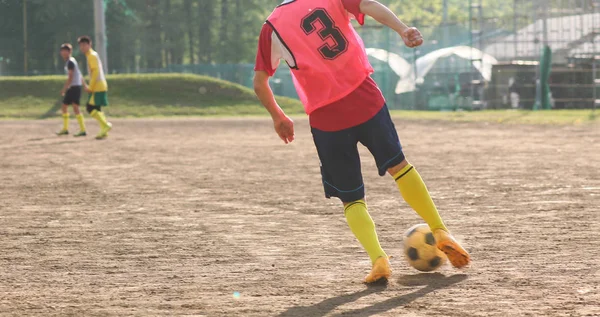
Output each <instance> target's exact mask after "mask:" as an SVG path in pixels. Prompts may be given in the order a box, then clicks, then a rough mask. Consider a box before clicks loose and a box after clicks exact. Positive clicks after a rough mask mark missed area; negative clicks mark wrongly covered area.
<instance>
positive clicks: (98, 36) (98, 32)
mask: <svg viewBox="0 0 600 317" xmlns="http://www.w3.org/2000/svg"><path fill="white" fill-rule="evenodd" d="M94 46H95V47H96V51H97V52H98V54H99V55H100V59H101V60H102V66H104V67H103V68H104V73H105V74H108V56H107V54H106V20H105V17H104V0H94Z"/></svg>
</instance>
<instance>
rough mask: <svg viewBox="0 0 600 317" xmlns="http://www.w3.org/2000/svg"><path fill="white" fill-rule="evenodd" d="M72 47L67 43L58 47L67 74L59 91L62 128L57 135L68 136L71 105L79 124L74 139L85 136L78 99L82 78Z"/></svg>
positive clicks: (79, 97)
mask: <svg viewBox="0 0 600 317" xmlns="http://www.w3.org/2000/svg"><path fill="white" fill-rule="evenodd" d="M72 53H73V46H71V44H69V43H65V44H63V45H61V46H60V56H62V58H63V59H64V60H65V73H67V81H65V85H64V86H63V89H62V90H61V91H60V94H61V96H63V103H62V117H63V128H62V130H60V131H58V132H57V133H56V134H57V135H68V134H69V105H73V112H75V117H76V118H77V122H78V123H79V132H78V133H77V134H75V136H76V137H80V136H86V135H87V133H86V132H85V122H84V120H83V114H81V113H80V112H79V99H81V84H82V82H83V77H82V76H81V71H79V65H78V64H77V60H75V58H74V57H73V56H72Z"/></svg>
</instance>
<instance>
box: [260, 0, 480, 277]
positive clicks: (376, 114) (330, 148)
mask: <svg viewBox="0 0 600 317" xmlns="http://www.w3.org/2000/svg"><path fill="white" fill-rule="evenodd" d="M352 15H353V16H354V17H356V18H357V20H358V22H359V23H360V24H363V23H364V16H365V15H369V16H371V17H373V18H374V19H375V20H377V21H378V22H380V23H381V24H383V25H386V26H388V27H390V28H392V29H393V30H394V31H396V32H397V33H398V34H399V35H400V36H401V37H402V39H403V40H404V42H405V44H406V45H407V46H409V47H416V46H419V45H421V44H422V43H423V38H422V36H421V33H420V32H419V31H418V30H417V29H416V28H409V27H408V26H406V25H405V24H404V23H402V22H401V21H400V20H399V19H398V18H397V16H396V15H395V14H394V13H392V12H391V11H390V10H389V9H388V8H387V7H386V6H384V5H382V4H380V3H379V2H377V1H374V0H326V1H324V0H286V1H284V2H283V3H282V4H280V5H279V6H278V7H277V8H275V10H274V11H273V13H271V15H270V16H269V18H268V19H267V22H266V23H265V25H264V26H263V29H262V30H261V34H260V37H259V48H258V53H257V57H256V66H255V78H254V87H255V92H256V94H257V96H258V98H259V99H260V101H261V103H262V104H263V105H264V106H265V108H266V109H267V110H268V111H269V113H270V114H271V116H272V118H273V123H274V126H275V131H276V132H277V134H278V135H279V137H280V138H281V139H282V140H283V141H284V142H285V143H289V142H292V141H293V140H294V124H293V121H292V120H291V119H290V118H289V117H288V116H287V115H286V114H285V113H284V111H283V110H282V109H281V108H280V107H279V105H278V104H277V102H276V101H275V98H274V96H273V92H272V90H271V88H270V86H269V81H268V80H269V76H272V75H273V74H274V73H275V69H276V68H277V66H278V64H279V60H280V59H285V61H286V62H287V64H288V66H289V67H290V68H291V70H292V75H293V78H294V84H295V86H296V90H297V92H298V95H299V96H300V99H301V100H302V103H303V104H304V107H305V109H306V112H307V114H308V115H309V121H310V125H311V131H312V134H313V139H314V142H315V145H316V148H317V152H318V155H319V159H320V161H321V172H322V177H323V186H324V187H325V195H326V197H328V198H329V197H338V198H340V199H341V200H342V202H343V204H344V212H345V216H346V219H347V222H348V225H349V227H350V229H351V230H352V232H353V233H354V235H355V236H356V238H357V239H358V241H359V242H360V243H361V244H362V246H363V247H364V248H365V250H366V251H367V253H368V254H369V257H370V258H371V261H372V263H373V267H372V269H371V273H370V274H369V275H367V277H366V278H365V282H367V283H370V282H375V281H377V280H379V279H382V278H386V279H387V278H389V276H390V275H391V269H390V265H389V261H388V256H387V254H386V253H385V252H384V250H383V249H382V248H381V246H380V244H379V240H378V237H377V233H376V230H375V224H374V223H373V220H372V219H371V217H370V215H369V213H368V211H367V205H366V203H365V200H364V197H365V190H364V184H363V180H362V174H361V167H360V158H359V154H358V149H357V144H358V142H360V143H362V144H363V145H365V146H366V147H367V148H368V149H369V151H370V152H371V153H372V154H373V156H374V158H375V161H376V163H377V167H378V169H379V174H380V175H382V176H383V175H384V174H385V173H386V171H387V172H388V173H389V174H390V175H392V176H393V178H394V180H395V181H396V183H397V185H398V188H399V190H400V193H401V195H402V197H403V198H404V200H405V201H406V202H407V203H408V204H409V205H410V206H411V207H412V208H413V209H414V210H415V211H416V212H417V213H418V214H419V215H420V216H421V217H422V218H423V219H424V220H425V221H426V222H427V224H428V225H429V227H430V228H431V230H432V231H433V233H434V236H435V238H436V241H437V246H438V248H440V249H441V250H442V251H444V252H445V253H446V254H447V255H448V258H449V260H450V262H451V263H452V264H453V265H454V266H455V267H458V268H461V267H464V266H466V265H467V264H468V263H469V262H470V256H469V254H468V253H467V252H466V251H465V250H464V249H463V248H462V247H461V246H460V245H459V244H458V242H456V241H455V240H454V238H453V237H452V236H451V235H450V233H449V231H448V229H447V228H446V226H445V225H444V223H443V221H442V219H441V217H440V215H439V213H438V211H437V208H436V206H435V204H434V203H433V201H432V199H431V197H430V195H429V192H428V190H427V187H426V186H425V184H424V182H423V180H422V179H421V176H420V175H419V173H418V172H417V170H416V169H415V168H414V167H413V166H412V165H411V164H409V163H408V161H407V160H406V159H405V156H404V154H403V152H402V148H401V145H400V142H399V139H398V135H397V132H396V129H395V127H394V124H393V122H392V120H391V118H390V115H389V111H388V109H387V106H386V105H385V100H384V98H383V96H382V93H381V91H380V90H379V88H378V87H377V85H376V84H375V82H374V81H373V80H372V79H371V77H370V74H371V73H372V72H373V69H372V67H371V65H370V64H369V61H368V57H367V55H366V53H365V49H364V44H363V42H362V40H361V39H360V37H359V36H358V34H357V33H356V31H355V30H354V28H353V27H352V25H351V24H350V17H351V16H352Z"/></svg>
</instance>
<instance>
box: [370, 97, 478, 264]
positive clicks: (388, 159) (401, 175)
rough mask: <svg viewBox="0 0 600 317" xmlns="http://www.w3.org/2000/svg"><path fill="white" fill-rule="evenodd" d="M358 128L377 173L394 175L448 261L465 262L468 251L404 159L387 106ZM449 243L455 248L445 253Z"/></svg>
mask: <svg viewBox="0 0 600 317" xmlns="http://www.w3.org/2000/svg"><path fill="white" fill-rule="evenodd" d="M361 128H362V131H361V132H362V133H361V134H360V135H361V142H362V143H363V144H364V145H365V146H367V148H369V150H370V151H371V153H372V154H373V156H374V157H375V160H376V163H377V167H378V169H379V175H381V176H383V175H385V173H386V172H388V173H389V174H390V175H392V177H394V180H395V181H396V184H397V186H398V189H399V190H400V193H401V195H402V198H404V200H405V201H406V203H408V205H409V206H411V207H412V208H413V209H414V210H415V211H416V212H417V214H418V215H419V216H421V218H423V220H424V221H425V222H426V223H427V224H428V225H429V227H430V228H431V230H432V232H433V233H434V235H435V237H436V239H437V241H438V247H439V248H440V249H441V250H442V251H444V252H445V253H446V254H448V255H449V260H450V262H452V264H453V265H454V266H456V267H463V266H465V265H467V264H468V262H469V261H470V258H469V254H468V253H467V252H466V251H465V250H464V249H463V248H462V247H461V246H460V245H459V244H458V243H457V242H456V241H455V240H454V239H453V238H452V236H451V235H450V234H449V233H448V229H447V228H446V226H445V225H444V222H443V221H442V218H441V217H440V214H439V212H438V210H437V208H436V206H435V204H434V203H433V200H432V199H431V195H430V194H429V191H428V190H427V186H425V183H424V182H423V179H422V178H421V175H419V173H418V172H417V170H416V169H415V168H414V167H413V166H412V165H411V164H410V163H408V161H407V160H406V158H405V156H404V153H403V152H402V146H401V145H400V140H399V138H398V133H397V132H396V128H395V126H394V123H393V122H392V120H391V118H390V115H389V111H388V110H387V107H384V108H383V109H382V110H381V112H380V113H378V114H377V115H376V116H375V117H374V118H373V119H371V120H369V121H368V122H366V123H365V124H363V125H362V126H361ZM450 247H452V248H453V249H454V250H455V251H456V252H454V253H452V254H449V251H450V250H449V248H450Z"/></svg>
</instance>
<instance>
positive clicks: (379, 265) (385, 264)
mask: <svg viewBox="0 0 600 317" xmlns="http://www.w3.org/2000/svg"><path fill="white" fill-rule="evenodd" d="M391 275H392V269H391V268H390V261H389V259H388V258H387V257H383V256H382V257H380V258H378V259H377V260H375V263H374V264H373V268H372V269H371V273H369V275H367V276H366V277H365V281H364V282H365V283H367V284H370V283H375V282H377V281H379V280H381V279H385V280H388V279H389V278H390V276H391Z"/></svg>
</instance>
